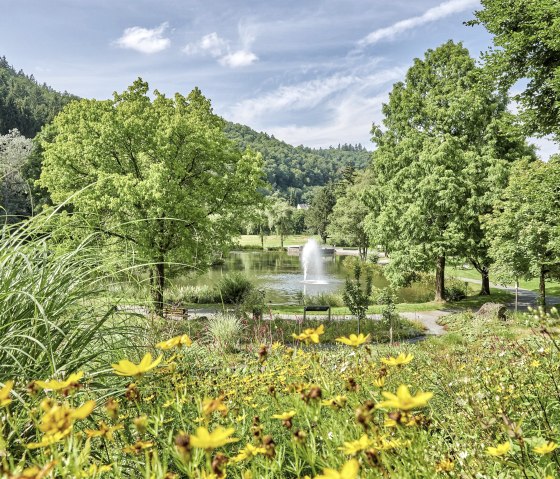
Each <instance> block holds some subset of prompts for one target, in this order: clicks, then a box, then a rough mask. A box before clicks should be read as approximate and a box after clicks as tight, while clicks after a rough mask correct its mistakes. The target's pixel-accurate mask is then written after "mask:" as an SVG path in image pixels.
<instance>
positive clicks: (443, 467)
mask: <svg viewBox="0 0 560 479" xmlns="http://www.w3.org/2000/svg"><path fill="white" fill-rule="evenodd" d="M454 468H455V464H454V463H453V461H451V460H449V459H447V458H445V459H442V460H441V461H439V462H438V463H437V464H436V472H451V471H452V470H453V469H454Z"/></svg>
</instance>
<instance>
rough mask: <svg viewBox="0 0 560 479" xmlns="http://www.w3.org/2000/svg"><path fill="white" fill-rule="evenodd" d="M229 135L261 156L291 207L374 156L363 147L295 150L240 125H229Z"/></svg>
mask: <svg viewBox="0 0 560 479" xmlns="http://www.w3.org/2000/svg"><path fill="white" fill-rule="evenodd" d="M226 134H227V135H228V136H229V137H230V138H231V139H232V140H234V141H236V142H237V143H238V144H239V145H240V147H241V148H247V147H249V148H251V149H253V150H256V151H259V152H261V153H262V155H263V157H264V162H265V166H264V171H265V173H266V178H267V180H268V182H269V183H270V184H271V185H272V188H273V189H274V190H276V191H279V192H280V193H281V194H282V195H283V196H285V197H286V198H287V199H288V201H289V202H290V203H291V204H296V203H300V202H302V201H303V202H307V201H309V200H310V198H309V194H307V193H309V192H310V191H311V188H312V187H314V186H322V185H325V184H327V183H328V182H329V181H334V180H336V179H337V178H338V177H339V176H340V175H341V173H342V172H343V171H344V170H345V169H346V168H347V167H354V168H356V169H363V168H365V166H366V165H367V164H368V162H369V160H370V156H371V153H370V152H369V151H367V150H366V149H365V148H364V147H362V146H361V145H356V146H353V145H342V146H341V145H338V146H337V147H331V148H327V149H313V148H306V147H303V146H297V147H294V146H291V145H288V144H287V143H285V142H283V141H280V140H278V139H276V138H274V136H271V135H268V134H266V133H262V132H261V133H259V132H256V131H255V130H253V129H251V128H249V127H248V126H245V125H240V124H238V123H228V124H227V125H226Z"/></svg>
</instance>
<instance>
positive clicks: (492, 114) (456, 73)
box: [369, 41, 530, 301]
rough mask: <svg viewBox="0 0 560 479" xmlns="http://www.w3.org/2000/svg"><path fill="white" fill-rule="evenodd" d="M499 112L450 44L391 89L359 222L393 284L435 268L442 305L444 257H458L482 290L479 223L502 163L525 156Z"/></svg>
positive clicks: (498, 99)
mask: <svg viewBox="0 0 560 479" xmlns="http://www.w3.org/2000/svg"><path fill="white" fill-rule="evenodd" d="M506 106H507V97H506V96H505V95H504V94H501V93H498V92H496V91H495V89H494V85H493V82H492V81H491V79H490V78H489V77H488V76H486V75H485V74H484V72H483V70H482V69H481V68H478V67H477V66H476V64H475V61H474V60H473V59H472V58H471V57H470V55H469V52H468V50H466V49H465V48H464V47H463V46H462V45H461V44H455V43H453V42H451V41H450V42H447V43H446V44H444V45H442V46H440V47H439V48H437V49H435V50H428V51H427V53H426V55H425V58H424V59H423V60H420V59H416V60H415V61H414V65H413V66H412V67H411V68H410V69H409V70H408V72H407V75H406V79H405V81H404V82H400V83H397V84H395V86H394V88H393V90H392V92H391V94H390V96H389V103H388V104H385V105H384V106H383V113H384V115H385V119H384V121H383V123H384V126H385V128H383V129H382V128H381V127H379V126H374V128H373V141H374V142H375V143H376V144H377V147H378V148H377V150H376V151H375V152H374V157H373V180H374V187H373V188H372V191H371V194H370V198H371V203H372V206H373V212H372V213H371V214H370V216H371V220H370V221H369V231H370V234H371V236H372V242H373V243H374V244H382V245H384V246H385V247H387V248H388V252H389V254H390V257H391V262H390V264H389V267H388V268H387V273H388V276H389V277H390V278H391V279H392V280H393V281H394V282H398V283H404V282H406V281H407V280H409V279H410V278H412V277H413V273H414V272H417V271H430V270H433V269H435V271H436V281H435V299H436V300H438V301H440V300H443V299H445V280H444V278H445V264H446V259H447V258H449V257H450V256H459V257H467V258H469V259H470V260H471V261H472V262H473V264H474V265H475V266H477V269H479V271H480V273H481V275H482V278H483V286H484V285H486V286H487V285H488V267H489V264H488V261H489V258H488V256H487V254H486V253H485V252H486V250H487V247H488V245H487V244H486V243H485V240H484V238H483V237H482V236H481V228H480V220H479V217H480V215H481V214H483V213H485V212H488V211H489V210H490V211H491V205H492V200H493V192H495V191H499V189H500V188H501V187H503V186H505V184H506V183H507V172H508V169H509V164H510V162H511V160H513V159H515V158H517V157H518V156H523V155H525V154H529V153H530V150H529V149H528V148H527V147H526V146H525V143H524V139H523V137H522V136H521V134H520V133H519V130H518V128H516V126H515V124H514V119H513V117H512V115H511V114H509V113H507V111H506ZM506 153H507V154H506ZM483 292H485V293H487V292H488V291H484V287H483Z"/></svg>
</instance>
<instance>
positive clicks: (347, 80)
mask: <svg viewBox="0 0 560 479" xmlns="http://www.w3.org/2000/svg"><path fill="white" fill-rule="evenodd" d="M402 75H403V69H402V68H391V69H387V70H382V71H380V72H378V73H374V74H370V75H366V76H360V75H339V74H337V75H332V76H330V77H327V78H320V79H316V80H310V81H306V82H302V83H298V84H294V85H288V86H282V87H280V88H278V89H276V90H274V91H272V92H270V93H267V94H265V95H261V96H259V97H256V98H250V99H247V100H243V101H241V102H238V103H236V104H235V105H234V106H233V108H232V110H231V118H232V119H233V121H237V122H240V123H251V122H253V121H255V120H256V119H258V118H259V117H268V116H269V115H270V114H271V113H275V112H285V111H298V110H304V109H309V108H314V107H316V106H318V105H319V104H321V103H323V102H325V101H326V100H327V99H329V98H330V97H331V96H333V95H336V94H338V93H344V92H346V91H347V90H349V89H352V90H353V91H362V90H364V89H370V88H372V87H376V86H380V85H383V84H385V83H388V82H391V81H395V80H397V79H399V78H401V77H402Z"/></svg>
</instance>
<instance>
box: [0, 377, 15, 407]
mask: <svg viewBox="0 0 560 479" xmlns="http://www.w3.org/2000/svg"><path fill="white" fill-rule="evenodd" d="M13 388H14V382H13V381H6V382H5V383H4V386H3V387H2V389H0V407H4V406H7V405H8V404H10V403H11V402H12V400H11V399H10V393H11V392H12V389H13Z"/></svg>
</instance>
